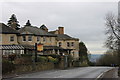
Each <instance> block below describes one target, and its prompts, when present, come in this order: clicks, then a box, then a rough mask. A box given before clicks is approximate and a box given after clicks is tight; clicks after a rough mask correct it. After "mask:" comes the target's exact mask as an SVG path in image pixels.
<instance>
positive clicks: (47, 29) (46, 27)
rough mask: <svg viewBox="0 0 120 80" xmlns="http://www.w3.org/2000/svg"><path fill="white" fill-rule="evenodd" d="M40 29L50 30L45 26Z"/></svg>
mask: <svg viewBox="0 0 120 80" xmlns="http://www.w3.org/2000/svg"><path fill="white" fill-rule="evenodd" d="M40 29H42V30H46V29H47V30H48V28H47V27H46V26H45V25H44V24H43V25H42V26H40Z"/></svg>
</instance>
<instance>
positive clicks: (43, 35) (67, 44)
mask: <svg viewBox="0 0 120 80" xmlns="http://www.w3.org/2000/svg"><path fill="white" fill-rule="evenodd" d="M0 27H1V28H2V29H1V31H0V42H1V43H0V48H1V49H0V50H2V53H3V54H8V53H17V54H26V53H28V54H29V53H31V54H33V53H34V51H35V43H37V44H42V46H43V51H41V52H39V51H38V54H41V55H43V54H44V55H47V54H58V55H72V56H73V57H74V58H75V59H77V58H78V57H79V53H78V51H79V39H78V38H73V37H70V36H69V35H67V34H64V27H58V30H56V31H50V32H49V31H48V28H47V27H46V26H45V25H42V26H41V27H36V26H31V24H30V21H29V20H28V22H27V23H26V25H25V26H23V27H22V28H19V29H18V28H17V30H16V29H15V28H14V27H10V26H7V25H5V24H3V23H0Z"/></svg>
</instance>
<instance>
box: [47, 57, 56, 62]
mask: <svg viewBox="0 0 120 80" xmlns="http://www.w3.org/2000/svg"><path fill="white" fill-rule="evenodd" d="M48 60H49V62H52V63H58V59H57V58H53V57H51V56H49V57H48Z"/></svg>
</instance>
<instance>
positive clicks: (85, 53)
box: [79, 42, 89, 62]
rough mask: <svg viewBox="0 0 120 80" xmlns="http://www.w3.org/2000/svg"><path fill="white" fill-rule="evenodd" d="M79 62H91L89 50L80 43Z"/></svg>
mask: <svg viewBox="0 0 120 80" xmlns="http://www.w3.org/2000/svg"><path fill="white" fill-rule="evenodd" d="M79 60H80V61H81V62H84V61H87V62H88V61H89V60H88V49H87V47H86V46H85V44H84V43H83V42H80V43H79Z"/></svg>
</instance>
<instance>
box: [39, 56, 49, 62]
mask: <svg viewBox="0 0 120 80" xmlns="http://www.w3.org/2000/svg"><path fill="white" fill-rule="evenodd" d="M37 61H38V62H43V63H45V62H48V59H47V57H44V56H39V57H37Z"/></svg>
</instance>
